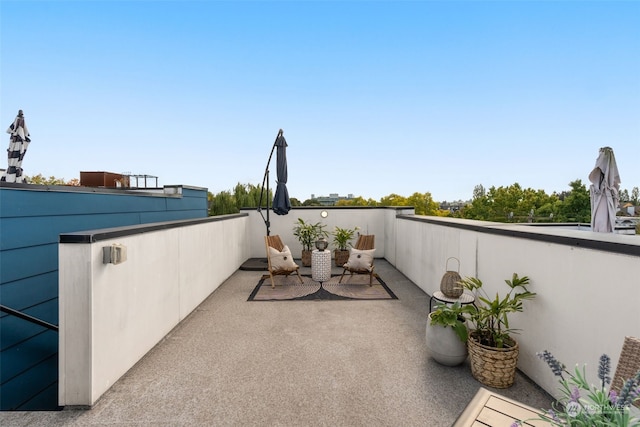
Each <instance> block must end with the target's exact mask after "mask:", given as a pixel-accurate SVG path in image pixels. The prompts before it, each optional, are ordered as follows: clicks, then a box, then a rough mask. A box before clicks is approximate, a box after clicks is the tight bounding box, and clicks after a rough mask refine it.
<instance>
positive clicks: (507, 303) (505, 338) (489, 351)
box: [458, 273, 536, 388]
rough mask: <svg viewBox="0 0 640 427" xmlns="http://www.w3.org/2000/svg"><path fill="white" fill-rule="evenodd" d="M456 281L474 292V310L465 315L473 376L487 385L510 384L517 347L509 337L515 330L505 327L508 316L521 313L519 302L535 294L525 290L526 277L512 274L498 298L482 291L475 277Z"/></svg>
mask: <svg viewBox="0 0 640 427" xmlns="http://www.w3.org/2000/svg"><path fill="white" fill-rule="evenodd" d="M458 283H460V284H461V285H462V286H463V287H464V288H465V289H467V290H469V291H471V292H474V293H476V294H477V295H476V303H475V304H474V305H473V308H474V309H473V310H470V311H469V312H468V316H467V319H468V320H469V322H470V324H471V327H470V331H469V338H468V340H467V347H468V349H469V357H470V360H471V373H472V375H473V377H474V378H475V379H477V380H478V381H480V382H481V383H483V384H485V385H488V386H490V387H495V388H507V387H511V386H512V385H513V381H514V379H515V372H516V365H517V363H518V352H519V347H518V343H517V342H516V340H515V339H513V337H512V336H511V335H512V334H515V333H517V331H516V330H515V329H511V328H510V327H509V315H510V314H511V313H517V312H521V311H522V310H523V304H522V303H523V301H525V300H528V299H532V298H534V297H535V295H536V294H535V293H534V292H530V291H529V290H528V289H527V285H528V284H529V278H528V277H527V276H523V277H519V276H518V275H517V274H516V273H514V274H513V277H512V278H511V280H505V283H506V284H507V286H508V287H509V291H508V293H507V294H506V295H504V296H503V297H500V295H499V294H498V293H497V292H496V295H495V297H493V298H489V296H488V295H487V294H486V293H485V292H484V290H483V289H482V281H481V280H480V279H478V278H475V277H467V278H464V279H462V280H460V282H458Z"/></svg>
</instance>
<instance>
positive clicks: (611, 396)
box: [609, 389, 618, 405]
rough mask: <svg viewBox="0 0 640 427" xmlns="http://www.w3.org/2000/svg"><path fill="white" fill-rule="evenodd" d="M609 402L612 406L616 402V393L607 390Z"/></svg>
mask: <svg viewBox="0 0 640 427" xmlns="http://www.w3.org/2000/svg"><path fill="white" fill-rule="evenodd" d="M609 402H611V404H613V405H615V404H616V403H617V402H618V393H616V391H615V390H613V389H611V390H609Z"/></svg>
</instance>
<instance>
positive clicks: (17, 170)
mask: <svg viewBox="0 0 640 427" xmlns="http://www.w3.org/2000/svg"><path fill="white" fill-rule="evenodd" d="M7 133H8V134H10V135H11V137H10V138H9V149H8V150H7V157H8V167H7V170H6V172H5V173H4V174H3V175H2V178H0V181H6V182H23V181H24V177H23V176H22V160H23V159H24V156H25V154H26V153H27V147H29V143H30V142H31V139H29V130H28V129H27V125H26V123H25V121H24V114H23V112H22V110H18V116H17V117H16V119H15V120H14V121H13V123H12V124H11V126H9V129H7Z"/></svg>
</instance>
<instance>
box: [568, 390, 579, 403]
mask: <svg viewBox="0 0 640 427" xmlns="http://www.w3.org/2000/svg"><path fill="white" fill-rule="evenodd" d="M578 399H580V390H578V387H574V388H573V391H572V392H571V396H570V400H571V402H577V401H578Z"/></svg>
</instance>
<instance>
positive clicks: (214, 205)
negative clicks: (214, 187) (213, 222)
mask: <svg viewBox="0 0 640 427" xmlns="http://www.w3.org/2000/svg"><path fill="white" fill-rule="evenodd" d="M237 212H239V209H238V208H237V207H236V203H235V200H234V197H233V196H232V195H231V193H230V192H229V191H221V192H220V193H218V194H216V195H215V196H213V197H212V198H211V204H210V207H209V216H215V215H226V214H231V213H237Z"/></svg>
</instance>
